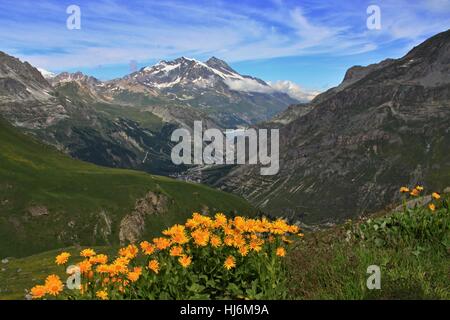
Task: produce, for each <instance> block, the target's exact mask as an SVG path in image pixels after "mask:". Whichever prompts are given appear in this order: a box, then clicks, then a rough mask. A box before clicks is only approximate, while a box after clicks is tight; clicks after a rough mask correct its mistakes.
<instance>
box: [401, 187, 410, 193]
mask: <svg viewBox="0 0 450 320" xmlns="http://www.w3.org/2000/svg"><path fill="white" fill-rule="evenodd" d="M408 192H409V188H407V187H401V188H400V193H408Z"/></svg>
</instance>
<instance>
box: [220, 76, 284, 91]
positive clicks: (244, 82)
mask: <svg viewBox="0 0 450 320" xmlns="http://www.w3.org/2000/svg"><path fill="white" fill-rule="evenodd" d="M224 82H225V84H226V85H227V86H228V87H229V88H230V89H231V90H235V91H244V92H259V93H272V92H274V91H275V90H274V89H273V88H272V87H270V86H266V85H263V84H261V83H259V82H258V81H256V80H254V79H249V78H243V79H230V78H227V79H225V80H224Z"/></svg>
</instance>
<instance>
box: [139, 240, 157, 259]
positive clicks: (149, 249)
mask: <svg viewBox="0 0 450 320" xmlns="http://www.w3.org/2000/svg"><path fill="white" fill-rule="evenodd" d="M140 245H141V249H142V252H143V253H144V254H145V255H147V256H149V255H151V254H153V252H155V246H154V245H153V244H151V243H150V242H148V241H142V242H141V244H140Z"/></svg>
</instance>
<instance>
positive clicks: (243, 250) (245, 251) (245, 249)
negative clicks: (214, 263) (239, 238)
mask: <svg viewBox="0 0 450 320" xmlns="http://www.w3.org/2000/svg"><path fill="white" fill-rule="evenodd" d="M239 253H240V254H241V256H243V257H245V256H246V255H247V254H248V247H247V246H242V247H240V248H239Z"/></svg>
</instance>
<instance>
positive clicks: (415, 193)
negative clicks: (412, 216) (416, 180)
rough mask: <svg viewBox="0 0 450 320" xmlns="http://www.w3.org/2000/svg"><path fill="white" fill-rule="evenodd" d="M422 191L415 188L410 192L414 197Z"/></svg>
mask: <svg viewBox="0 0 450 320" xmlns="http://www.w3.org/2000/svg"><path fill="white" fill-rule="evenodd" d="M419 193H420V191H419V190H417V189H413V190H412V191H411V192H410V193H409V194H410V195H412V196H413V197H417V196H418V195H419Z"/></svg>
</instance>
